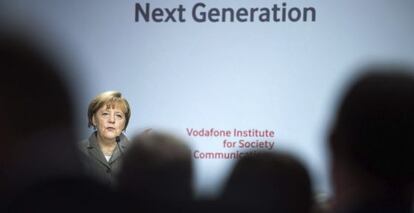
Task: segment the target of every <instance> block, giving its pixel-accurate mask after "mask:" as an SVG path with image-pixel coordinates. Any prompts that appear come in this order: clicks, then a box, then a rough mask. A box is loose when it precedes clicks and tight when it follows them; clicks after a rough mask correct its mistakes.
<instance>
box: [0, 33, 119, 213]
mask: <svg viewBox="0 0 414 213" xmlns="http://www.w3.org/2000/svg"><path fill="white" fill-rule="evenodd" d="M0 71H1V74H2V77H1V78H0V91H1V93H0V101H1V104H0V111H1V112H2V121H3V122H1V124H0V126H1V128H0V133H1V135H2V136H3V138H2V140H1V141H0V144H1V152H0V180H1V182H0V203H1V205H0V211H1V212H7V211H8V212H37V211H39V212H40V211H41V212H74V211H83V210H84V211H88V210H92V209H95V210H100V209H102V208H100V205H102V204H100V205H98V203H99V202H98V201H100V199H101V198H102V197H103V196H100V197H99V196H98V195H99V194H102V195H104V196H105V197H107V196H108V195H109V194H110V193H111V191H110V190H107V189H106V188H105V187H102V186H100V185H99V184H96V183H95V182H93V181H90V180H88V179H85V178H84V176H83V173H82V171H83V170H82V168H81V167H82V164H81V161H80V159H79V158H80V153H79V150H78V148H77V146H76V137H75V131H74V127H73V124H74V121H73V117H74V116H73V101H72V100H71V94H70V92H69V90H68V89H67V88H68V87H67V86H68V84H67V82H66V81H65V79H64V78H63V77H62V76H61V75H60V74H61V73H60V72H61V71H62V68H61V67H59V64H58V63H57V62H54V61H52V60H51V58H50V57H49V55H48V54H47V53H46V52H44V51H42V49H41V48H40V47H39V46H38V45H37V44H36V42H33V41H31V40H30V39H29V38H28V37H25V36H23V35H20V34H14V33H10V34H9V33H1V34H0ZM86 192H89V193H86ZM89 196H90V197H89ZM101 200H104V201H106V202H108V201H109V200H108V199H106V200H105V199H101ZM92 204H94V205H92ZM92 207H93V208H92ZM101 212H102V211H101Z"/></svg>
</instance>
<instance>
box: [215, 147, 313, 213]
mask: <svg viewBox="0 0 414 213" xmlns="http://www.w3.org/2000/svg"><path fill="white" fill-rule="evenodd" d="M311 191H312V189H311V182H310V177H309V174H308V172H307V170H306V169H305V167H304V166H303V165H302V164H301V163H300V162H299V161H298V160H296V159H295V158H294V157H293V156H291V155H289V154H286V153H279V152H277V153H271V152H262V153H258V154H255V155H250V156H246V157H243V158H241V159H240V160H239V161H238V162H237V163H236V166H235V167H234V169H233V171H232V173H231V174H230V177H229V179H228V181H227V184H226V186H225V187H224V190H223V192H222V196H221V205H222V206H223V209H224V210H225V211H223V212H227V211H230V212H286V213H288V212H290V213H306V212H310V211H311V209H312V205H313V202H312V193H311Z"/></svg>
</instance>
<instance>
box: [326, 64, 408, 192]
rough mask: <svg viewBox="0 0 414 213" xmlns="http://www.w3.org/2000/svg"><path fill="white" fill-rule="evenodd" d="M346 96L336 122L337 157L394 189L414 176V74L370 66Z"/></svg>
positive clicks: (333, 142) (333, 145) (334, 145)
mask: <svg viewBox="0 0 414 213" xmlns="http://www.w3.org/2000/svg"><path fill="white" fill-rule="evenodd" d="M362 72H363V73H365V74H364V75H362V76H360V77H359V78H358V79H357V80H356V81H355V82H354V83H353V84H352V85H351V86H350V88H349V90H348V91H347V92H346V93H345V96H344V98H343V100H342V102H341V103H340V106H339V110H338V112H337V116H336V120H335V122H334V125H333V128H332V132H331V138H330V147H331V150H332V155H333V157H334V159H336V160H338V161H341V162H346V164H347V165H349V166H351V167H352V168H354V169H355V171H363V172H364V173H367V174H369V175H371V176H373V177H376V178H378V179H381V180H383V181H389V182H392V183H394V184H396V185H398V184H406V183H407V182H411V181H412V180H413V177H414V176H413V175H414V164H413V162H414V75H413V74H414V71H413V70H412V69H410V68H404V67H393V66H383V67H369V68H367V69H364V70H363V71H362Z"/></svg>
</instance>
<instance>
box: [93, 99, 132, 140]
mask: <svg viewBox="0 0 414 213" xmlns="http://www.w3.org/2000/svg"><path fill="white" fill-rule="evenodd" d="M92 121H93V124H94V126H95V127H96V129H97V131H98V135H99V137H100V138H102V139H104V140H115V138H116V137H117V136H119V135H121V133H122V130H123V129H124V127H125V114H124V112H123V111H122V110H121V108H120V106H119V104H110V105H106V104H105V105H104V106H102V107H101V108H100V109H99V110H98V111H97V112H96V113H95V114H94V115H93V118H92Z"/></svg>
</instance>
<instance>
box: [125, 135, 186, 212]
mask: <svg viewBox="0 0 414 213" xmlns="http://www.w3.org/2000/svg"><path fill="white" fill-rule="evenodd" d="M118 183H119V190H120V193H121V194H123V196H126V197H128V198H127V199H126V200H129V201H131V200H133V202H129V203H131V206H130V207H129V208H130V209H137V208H139V209H140V210H141V211H144V212H145V211H147V212H166V211H169V212H185V211H187V210H188V208H189V205H191V200H192V196H193V192H192V160H191V151H190V149H189V148H188V147H187V145H186V144H185V143H184V141H183V140H181V139H179V138H178V137H176V136H173V135H171V134H167V133H161V132H158V131H155V130H151V131H146V132H144V133H142V134H140V135H139V136H137V137H135V138H133V139H132V140H131V145H130V147H129V149H128V150H127V151H126V152H125V156H124V159H123V164H122V165H121V170H120V173H119V175H118Z"/></svg>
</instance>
